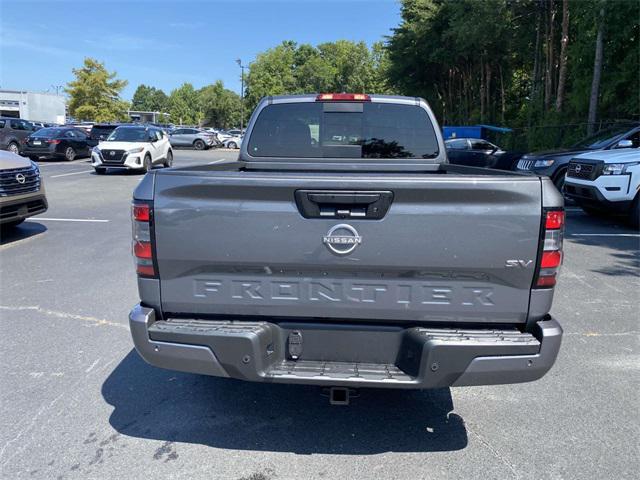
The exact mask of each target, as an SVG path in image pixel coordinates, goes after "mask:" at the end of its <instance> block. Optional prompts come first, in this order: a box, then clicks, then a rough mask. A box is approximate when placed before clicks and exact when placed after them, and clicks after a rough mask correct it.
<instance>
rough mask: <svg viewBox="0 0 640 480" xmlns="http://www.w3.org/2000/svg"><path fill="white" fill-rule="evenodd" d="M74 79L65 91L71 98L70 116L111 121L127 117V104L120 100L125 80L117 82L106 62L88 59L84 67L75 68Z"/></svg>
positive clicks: (79, 118)
mask: <svg viewBox="0 0 640 480" xmlns="http://www.w3.org/2000/svg"><path fill="white" fill-rule="evenodd" d="M73 74H74V75H75V77H76V78H75V80H73V81H71V82H69V83H68V84H67V88H66V89H65V90H66V92H67V94H68V95H69V113H70V114H71V115H72V116H73V117H75V118H76V119H78V120H93V121H96V122H109V121H114V120H124V119H126V118H127V108H128V103H127V102H125V101H123V100H122V99H121V98H120V93H121V92H122V89H123V88H124V87H126V85H127V81H126V80H119V79H117V78H116V77H117V74H116V72H109V71H107V69H106V68H105V66H104V64H103V63H100V62H99V61H98V60H95V59H93V58H85V59H84V64H83V66H82V67H81V68H74V69H73Z"/></svg>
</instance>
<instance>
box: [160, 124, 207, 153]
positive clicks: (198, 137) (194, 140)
mask: <svg viewBox="0 0 640 480" xmlns="http://www.w3.org/2000/svg"><path fill="white" fill-rule="evenodd" d="M169 141H170V142H171V146H173V147H193V148H195V149H196V150H206V149H207V148H211V147H214V146H216V144H217V143H218V140H217V138H216V136H215V134H214V133H210V132H205V131H203V130H198V129H197V128H178V129H176V130H173V131H171V132H169Z"/></svg>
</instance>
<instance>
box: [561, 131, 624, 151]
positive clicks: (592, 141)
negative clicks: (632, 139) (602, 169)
mask: <svg viewBox="0 0 640 480" xmlns="http://www.w3.org/2000/svg"><path fill="white" fill-rule="evenodd" d="M631 128H633V125H617V126H615V127H611V128H607V129H605V130H601V131H599V132H598V133H596V134H595V135H592V136H590V137H587V138H585V139H584V140H581V141H579V142H578V143H576V144H575V145H573V146H572V148H576V149H587V150H599V149H601V148H605V147H606V146H607V145H609V144H610V143H613V142H615V141H616V140H620V138H621V137H622V136H623V135H624V134H625V133H628V132H629V130H631Z"/></svg>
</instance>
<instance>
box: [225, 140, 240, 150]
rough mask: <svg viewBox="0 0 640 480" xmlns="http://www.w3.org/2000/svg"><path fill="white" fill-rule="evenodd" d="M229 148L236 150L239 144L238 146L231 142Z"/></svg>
mask: <svg viewBox="0 0 640 480" xmlns="http://www.w3.org/2000/svg"><path fill="white" fill-rule="evenodd" d="M227 147H228V148H233V149H234V150H235V149H236V148H238V144H236V142H229V143H228V144H227Z"/></svg>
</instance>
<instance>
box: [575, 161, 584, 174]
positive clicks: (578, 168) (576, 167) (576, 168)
mask: <svg viewBox="0 0 640 480" xmlns="http://www.w3.org/2000/svg"><path fill="white" fill-rule="evenodd" d="M580 170H582V165H580V164H579V163H577V164H576V166H575V171H576V173H578V172H579V171H580Z"/></svg>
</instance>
